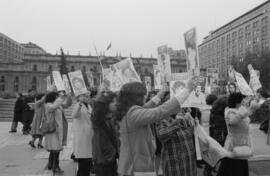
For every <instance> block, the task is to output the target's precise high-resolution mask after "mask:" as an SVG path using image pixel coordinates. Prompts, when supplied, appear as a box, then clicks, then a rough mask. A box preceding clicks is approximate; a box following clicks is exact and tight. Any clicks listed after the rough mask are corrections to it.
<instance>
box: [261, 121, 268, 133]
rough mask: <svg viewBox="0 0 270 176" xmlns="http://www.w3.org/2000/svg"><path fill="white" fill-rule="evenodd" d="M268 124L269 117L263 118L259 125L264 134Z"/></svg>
mask: <svg viewBox="0 0 270 176" xmlns="http://www.w3.org/2000/svg"><path fill="white" fill-rule="evenodd" d="M268 126H269V119H266V120H264V121H263V122H262V123H261V125H260V128H259V129H260V130H261V131H263V132H264V133H265V134H267V131H268V128H269V127H268Z"/></svg>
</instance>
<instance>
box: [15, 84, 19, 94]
mask: <svg viewBox="0 0 270 176" xmlns="http://www.w3.org/2000/svg"><path fill="white" fill-rule="evenodd" d="M14 92H19V85H18V84H15V85H14Z"/></svg>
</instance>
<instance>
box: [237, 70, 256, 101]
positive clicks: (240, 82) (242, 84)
mask: <svg viewBox="0 0 270 176" xmlns="http://www.w3.org/2000/svg"><path fill="white" fill-rule="evenodd" d="M234 76H235V79H236V83H237V87H238V89H239V90H240V92H241V93H242V94H243V95H247V96H249V95H254V93H253V91H252V89H251V88H250V87H249V85H248V83H247V82H246V80H245V78H244V77H243V75H242V74H241V73H238V72H236V71H234Z"/></svg>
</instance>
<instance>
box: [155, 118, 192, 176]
mask: <svg viewBox="0 0 270 176" xmlns="http://www.w3.org/2000/svg"><path fill="white" fill-rule="evenodd" d="M156 131H157V136H158V139H159V140H160V141H161V143H162V151H161V158H162V159H161V160H162V162H161V163H162V170H163V175H164V176H179V175H181V176H197V166H196V150H195V144H194V126H193V124H192V122H191V121H190V120H189V119H186V118H184V117H182V116H181V115H177V118H174V117H173V116H171V117H169V118H168V119H166V120H162V121H161V122H160V123H157V125H156Z"/></svg>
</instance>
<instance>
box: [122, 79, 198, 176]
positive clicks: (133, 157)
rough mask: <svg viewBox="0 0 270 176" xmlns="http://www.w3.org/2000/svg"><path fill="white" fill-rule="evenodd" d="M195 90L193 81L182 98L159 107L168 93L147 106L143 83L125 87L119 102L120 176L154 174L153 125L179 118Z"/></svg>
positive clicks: (163, 92)
mask: <svg viewBox="0 0 270 176" xmlns="http://www.w3.org/2000/svg"><path fill="white" fill-rule="evenodd" d="M192 88H193V83H192V82H191V81H189V83H188V86H187V88H186V89H185V91H183V93H182V94H181V95H178V96H176V97H173V98H172V99H170V100H168V101H167V102H165V103H164V104H162V105H160V106H158V107H155V106H157V105H158V104H159V102H160V100H161V99H162V98H163V97H164V95H165V92H166V90H165V89H163V90H161V91H160V92H159V93H158V94H157V95H156V96H155V97H153V98H152V99H151V100H150V101H149V102H147V103H146V104H144V102H145V95H146V93H147V90H146V88H145V86H144V85H143V84H142V83H140V82H131V83H127V84H125V85H123V86H122V88H121V90H120V92H119V95H118V98H117V110H118V112H119V114H118V117H119V120H120V141H121V142H120V143H121V146H120V155H119V156H120V158H119V164H118V173H119V174H120V175H128V176H131V175H134V173H135V172H154V169H155V167H154V164H153V163H154V155H155V147H154V145H153V144H154V141H153V139H154V138H153V135H152V132H151V128H150V125H151V124H153V123H155V122H158V121H160V120H162V119H166V118H168V117H170V116H171V115H173V114H177V113H178V112H179V111H180V106H181V105H182V104H183V102H184V101H185V100H186V99H187V97H188V96H189V94H190V92H191V91H192Z"/></svg>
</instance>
